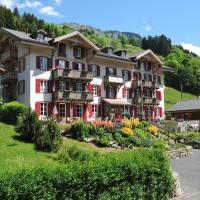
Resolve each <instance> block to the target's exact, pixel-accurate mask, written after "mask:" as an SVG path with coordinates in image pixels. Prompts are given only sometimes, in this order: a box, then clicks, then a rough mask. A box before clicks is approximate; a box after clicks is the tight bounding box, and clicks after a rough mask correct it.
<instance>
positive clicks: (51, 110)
mask: <svg viewBox="0 0 200 200" xmlns="http://www.w3.org/2000/svg"><path fill="white" fill-rule="evenodd" d="M48 115H49V117H52V115H53V103H51V102H49V103H48Z"/></svg>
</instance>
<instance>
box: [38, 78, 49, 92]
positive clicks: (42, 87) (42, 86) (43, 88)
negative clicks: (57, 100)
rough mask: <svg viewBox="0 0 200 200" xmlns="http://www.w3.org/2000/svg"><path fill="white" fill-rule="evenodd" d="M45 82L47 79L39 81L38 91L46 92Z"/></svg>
mask: <svg viewBox="0 0 200 200" xmlns="http://www.w3.org/2000/svg"><path fill="white" fill-rule="evenodd" d="M47 83H48V81H44V80H41V81H40V92H41V93H47Z"/></svg>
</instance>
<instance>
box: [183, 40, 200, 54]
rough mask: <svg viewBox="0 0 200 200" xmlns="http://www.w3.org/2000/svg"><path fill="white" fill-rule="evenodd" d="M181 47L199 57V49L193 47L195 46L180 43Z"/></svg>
mask: <svg viewBox="0 0 200 200" xmlns="http://www.w3.org/2000/svg"><path fill="white" fill-rule="evenodd" d="M181 46H182V47H183V48H184V49H187V50H189V51H190V52H193V53H195V54H197V55H198V56H200V47H198V46H195V45H193V44H190V43H184V42H182V43H181Z"/></svg>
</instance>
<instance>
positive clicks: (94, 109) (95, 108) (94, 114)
mask: <svg viewBox="0 0 200 200" xmlns="http://www.w3.org/2000/svg"><path fill="white" fill-rule="evenodd" d="M92 117H98V106H97V105H95V104H94V105H92Z"/></svg>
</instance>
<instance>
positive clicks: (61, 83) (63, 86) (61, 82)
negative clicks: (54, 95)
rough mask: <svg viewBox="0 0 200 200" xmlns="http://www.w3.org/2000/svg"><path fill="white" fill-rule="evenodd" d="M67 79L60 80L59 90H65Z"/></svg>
mask: <svg viewBox="0 0 200 200" xmlns="http://www.w3.org/2000/svg"><path fill="white" fill-rule="evenodd" d="M65 88H66V87H65V81H59V91H62V92H63V91H65Z"/></svg>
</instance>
